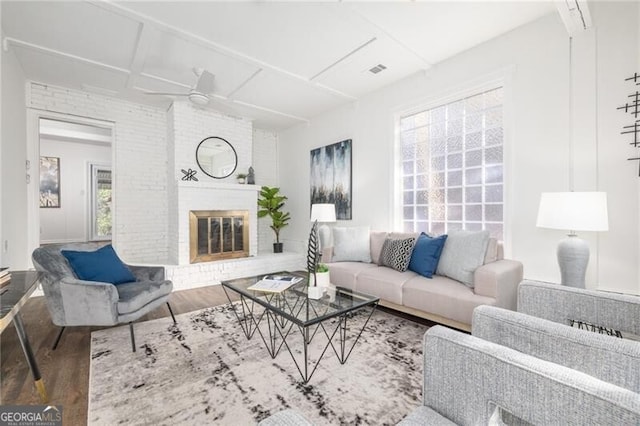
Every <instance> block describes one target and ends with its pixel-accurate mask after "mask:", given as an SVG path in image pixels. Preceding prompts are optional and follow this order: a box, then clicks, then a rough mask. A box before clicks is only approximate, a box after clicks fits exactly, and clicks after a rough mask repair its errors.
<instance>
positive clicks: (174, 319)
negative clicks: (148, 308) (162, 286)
mask: <svg viewBox="0 0 640 426" xmlns="http://www.w3.org/2000/svg"><path fill="white" fill-rule="evenodd" d="M167 308H169V313H170V314H171V319H173V323H174V324H177V322H176V317H175V316H174V315H173V310H172V309H171V305H170V304H169V302H167Z"/></svg>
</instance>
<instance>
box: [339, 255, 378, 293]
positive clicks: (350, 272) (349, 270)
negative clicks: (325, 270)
mask: <svg viewBox="0 0 640 426" xmlns="http://www.w3.org/2000/svg"><path fill="white" fill-rule="evenodd" d="M377 267H378V266H377V265H375V264H373V263H363V262H338V263H330V264H329V275H330V277H331V284H333V285H335V286H339V287H346V288H348V289H350V290H355V289H356V277H357V276H358V274H359V273H360V272H362V271H365V270H367V269H370V268H377Z"/></svg>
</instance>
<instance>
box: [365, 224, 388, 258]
mask: <svg viewBox="0 0 640 426" xmlns="http://www.w3.org/2000/svg"><path fill="white" fill-rule="evenodd" d="M387 235H388V233H386V232H384V231H371V234H370V236H369V239H370V243H369V245H370V247H371V262H373V263H375V264H376V265H377V264H378V263H380V252H381V251H382V245H383V244H384V241H385V240H386V239H387Z"/></svg>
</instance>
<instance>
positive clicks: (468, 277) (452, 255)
mask: <svg viewBox="0 0 640 426" xmlns="http://www.w3.org/2000/svg"><path fill="white" fill-rule="evenodd" d="M488 244H489V231H486V230H485V231H477V232H472V231H465V230H461V231H452V232H451V233H450V234H449V236H448V237H447V242H445V243H444V249H443V250H442V255H441V256H440V262H438V269H437V272H436V273H437V274H438V275H444V276H445V277H449V278H453V279H454V280H456V281H460V282H461V283H464V284H465V285H467V286H469V287H473V273H474V272H475V271H476V269H477V268H478V267H479V266H482V265H483V264H484V255H485V253H486V252H487V245H488Z"/></svg>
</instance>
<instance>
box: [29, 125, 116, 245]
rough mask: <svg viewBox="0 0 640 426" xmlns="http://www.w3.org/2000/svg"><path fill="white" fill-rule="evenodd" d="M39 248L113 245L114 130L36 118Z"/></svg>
mask: <svg viewBox="0 0 640 426" xmlns="http://www.w3.org/2000/svg"><path fill="white" fill-rule="evenodd" d="M38 140H39V164H38V165H39V176H38V177H37V179H39V185H38V200H39V201H38V211H39V223H40V227H39V228H40V229H39V245H42V244H52V243H70V242H86V241H105V242H108V241H110V240H111V230H112V227H113V220H112V214H111V212H112V205H113V201H114V200H113V190H112V188H113V185H112V166H111V159H112V157H113V153H112V128H111V127H109V126H104V127H103V126H100V125H97V124H95V125H94V124H87V123H83V122H74V121H68V120H66V119H63V118H57V117H56V118H50V117H39V118H38Z"/></svg>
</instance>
